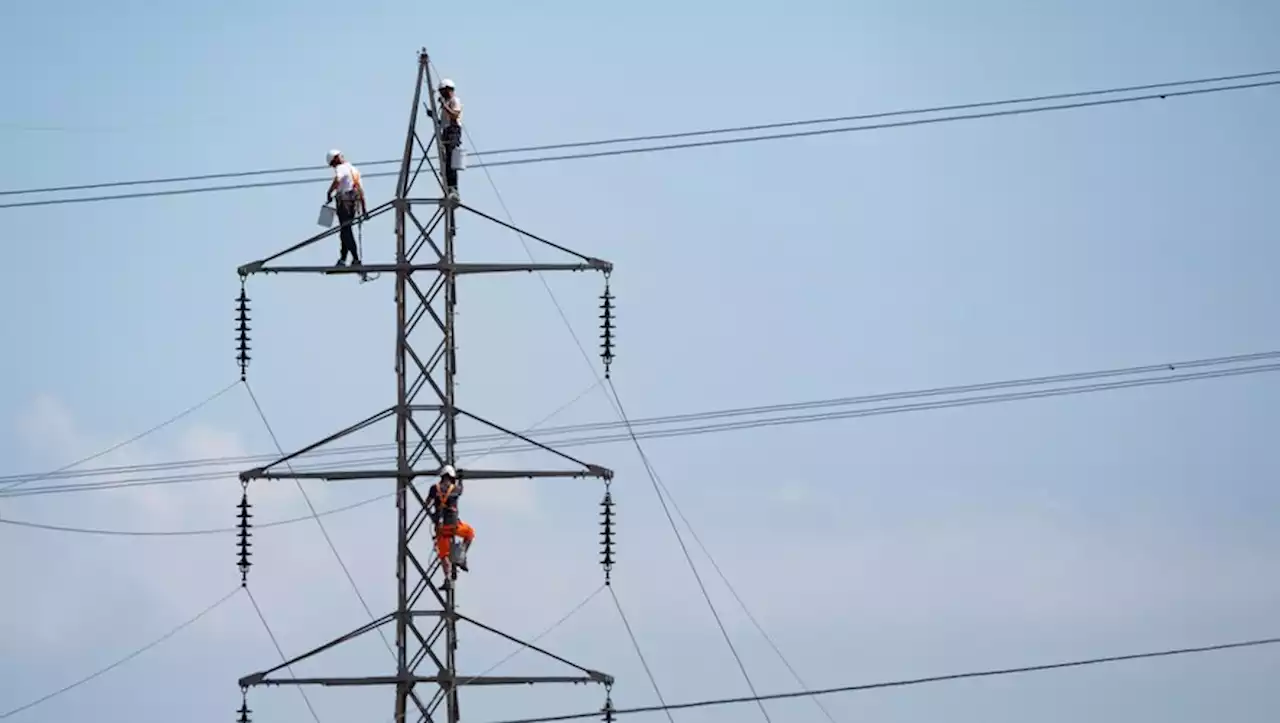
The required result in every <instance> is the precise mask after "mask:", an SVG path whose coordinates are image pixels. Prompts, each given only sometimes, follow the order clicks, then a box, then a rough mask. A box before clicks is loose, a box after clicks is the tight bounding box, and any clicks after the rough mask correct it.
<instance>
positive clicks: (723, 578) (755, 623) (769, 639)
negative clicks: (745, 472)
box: [655, 475, 836, 723]
mask: <svg viewBox="0 0 1280 723" xmlns="http://www.w3.org/2000/svg"><path fill="white" fill-rule="evenodd" d="M655 479H656V481H657V483H658V485H659V486H660V487H661V488H662V492H663V493H664V494H666V496H667V499H669V500H671V508H672V509H673V510H675V511H676V516H677V517H679V518H680V521H681V522H683V523H684V526H685V527H686V528H688V530H689V535H690V536H691V537H693V541H694V543H695V544H697V545H698V548H699V549H700V550H702V554H704V555H706V556H707V561H708V562H710V563H711V569H713V570H715V572H716V575H717V576H719V578H720V582H722V583H724V586H725V587H726V588H728V590H729V594H731V595H733V599H734V600H736V601H737V603H738V607H741V608H742V612H743V613H745V614H746V616H747V620H748V621H750V622H751V625H752V627H754V628H755V629H756V632H758V633H760V637H762V638H764V641H765V642H766V643H768V644H769V647H770V648H771V649H772V650H773V652H774V654H775V655H777V656H778V660H780V661H782V665H783V667H785V668H786V669H787V672H789V673H791V677H792V679H794V680H795V681H796V684H797V685H799V686H800V689H801V690H808V689H809V684H808V683H806V682H804V679H803V678H801V677H800V673H798V672H797V671H796V669H795V667H794V666H792V665H791V661H790V660H787V656H786V655H783V653H782V648H779V647H778V644H777V643H776V642H774V640H773V636H772V635H770V634H769V633H768V632H766V631H765V629H764V626H763V625H761V624H760V621H759V620H757V619H756V616H755V614H754V613H752V612H751V608H750V607H748V606H747V603H746V601H745V600H743V599H742V596H741V595H739V594H738V590H737V588H735V587H734V586H733V583H732V582H729V576H728V575H725V574H724V570H723V569H721V567H720V563H718V562H716V558H715V556H714V555H712V554H711V550H708V549H707V546H706V545H705V544H703V542H702V538H701V537H699V536H698V531H697V530H695V529H694V527H693V523H691V522H689V518H687V517H685V516H684V512H683V511H682V510H681V509H680V505H679V504H677V503H676V499H675V496H674V495H672V494H671V490H670V489H668V488H667V486H666V485H665V484H663V483H662V478H660V477H657V476H656V475H655ZM813 703H814V705H816V706H818V710H820V711H822V715H823V717H825V718H826V719H827V720H828V721H829V722H830V723H836V721H835V717H834V716H832V715H831V711H829V710H827V706H825V705H823V703H822V699H821V698H818V697H817V696H815V697H814V698H813Z"/></svg>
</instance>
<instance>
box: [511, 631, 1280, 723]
mask: <svg viewBox="0 0 1280 723" xmlns="http://www.w3.org/2000/svg"><path fill="white" fill-rule="evenodd" d="M1277 643H1280V637H1277V638H1259V639H1256V640H1246V641H1242V642H1237V643H1219V644H1217V645H1206V646H1202V647H1198V648H1177V649H1174V650H1160V651H1155V652H1150V653H1133V654H1130V655H1112V656H1108V657H1104V658H1087V659H1084V660H1070V661H1066V662H1061V663H1046V664H1043V665H1026V666H1021V667H1017V668H998V669H995V670H978V671H971V672H965V673H949V674H947V675H933V676H929V677H927V678H908V679H905V680H891V681H885V682H882V683H863V684H859V685H844V686H839V687H835V688H822V689H820V690H811V691H793V692H788V693H771V694H768V695H759V696H742V697H737V698H715V699H710V700H698V701H690V702H688V703H672V704H670V705H665V706H657V705H652V706H644V707H637V708H619V709H616V710H615V711H614V715H630V714H635V713H657V712H660V711H664V710H668V711H670V710H688V709H690V708H709V707H712V706H722V705H734V704H739V703H757V702H759V701H762V700H785V699H788V698H802V697H807V696H810V695H833V694H836V693H857V692H863V691H868V690H881V689H885V688H905V687H909V686H917V685H929V684H932V683H943V682H947V681H953V680H966V679H970V678H995V677H1001V676H1008V675H1019V674H1022V673H1038V672H1045V671H1050V670H1062V669H1065V668H1081V667H1086V666H1093V665H1105V664H1109V663H1119V662H1126V661H1132V660H1146V659H1150V658H1163V657H1172V656H1179V655H1199V654H1203V653H1212V652H1219V651H1225V650H1239V649H1243V648H1255V647H1260V646H1264V645H1275V644H1277ZM599 715H600V712H599V711H591V712H589V713H571V714H568V715H555V716H544V717H539V718H520V719H512V720H504V721H500V722H498V723H559V722H560V721H570V720H583V719H586V718H591V717H593V716H599Z"/></svg>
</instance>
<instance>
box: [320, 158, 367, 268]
mask: <svg viewBox="0 0 1280 723" xmlns="http://www.w3.org/2000/svg"><path fill="white" fill-rule="evenodd" d="M325 160H326V162H328V164H329V166H330V167H331V168H333V182H332V183H330V184H329V193H328V196H327V197H326V199H325V203H331V202H333V201H334V199H335V198H336V199H337V204H336V205H335V210H336V211H337V212H338V223H339V224H341V228H340V229H339V230H338V235H339V237H341V239H342V245H341V247H339V251H338V263H337V264H336V265H337V266H345V265H346V263H347V254H351V265H352V266H361V265H362V264H361V262H360V249H359V248H358V247H357V246H356V234H355V231H353V230H352V228H351V227H352V224H354V223H355V221H356V217H357V215H358V216H360V217H361V218H363V217H364V216H367V215H369V208H368V206H366V205H365V200H364V184H363V183H361V182H360V170H359V169H357V168H356V167H355V166H353V165H351V164H350V163H348V162H347V159H346V158H343V157H342V151H340V150H337V149H336V148H335V149H334V150H332V151H329V153H328V154H326V155H325ZM361 277H364V274H363V273H362V274H361Z"/></svg>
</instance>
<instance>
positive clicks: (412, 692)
mask: <svg viewBox="0 0 1280 723" xmlns="http://www.w3.org/2000/svg"><path fill="white" fill-rule="evenodd" d="M424 87H425V88H427V93H426V95H427V101H426V102H425V103H424V102H423V99H422V95H423V88H424ZM433 88H434V84H433V83H432V73H431V68H430V62H429V59H428V56H427V53H426V51H425V50H424V51H421V52H420V53H419V56H418V70H417V80H416V82H415V85H414V92H413V105H412V110H411V111H410V116H409V127H408V131H407V133H406V135H405V143H404V154H403V158H402V162H401V166H400V174H399V177H398V179H397V183H396V195H395V199H394V200H393V201H390V202H388V203H385V204H382V205H380V206H378V207H376V208H374V209H373V210H372V211H371V212H370V214H369V216H370V217H373V216H377V215H381V214H384V213H387V212H392V213H393V214H394V217H395V236H396V244H395V248H396V251H395V260H394V261H393V262H392V263H381V264H379V263H375V264H365V265H363V266H355V267H347V268H342V269H335V268H334V267H331V266H314V265H300V264H290V265H281V264H278V263H276V262H277V261H278V260H280V259H281V258H283V257H285V256H288V255H291V254H293V253H295V252H298V251H301V250H303V249H305V248H308V247H310V246H312V245H314V244H316V243H317V242H319V241H322V240H324V239H326V238H330V237H332V236H333V235H335V234H337V233H338V229H336V228H335V229H330V230H328V231H325V232H322V233H320V234H317V235H315V236H313V237H311V238H308V239H306V240H304V241H302V242H300V243H298V244H295V245H294V246H291V247H289V248H287V249H285V250H284V251H281V252H279V253H276V254H273V255H271V256H268V257H266V258H263V259H260V260H257V261H253V262H250V263H247V264H244V265H243V266H241V267H240V268H239V269H238V271H239V273H240V275H241V277H242V278H243V277H247V276H249V275H253V274H272V273H325V274H331V275H341V274H354V273H362V272H363V273H388V274H393V275H394V278H395V311H396V351H395V357H396V402H395V405H394V406H392V407H389V408H387V409H384V410H382V411H380V412H378V413H377V414H374V415H373V416H370V417H368V418H366V419H364V420H361V421H360V422H358V423H356V424H354V425H352V426H350V427H348V428H346V429H344V430H341V431H339V432H337V433H335V434H332V435H329V436H328V437H325V438H324V439H322V440H320V441H319V442H316V443H315V444H312V445H308V446H307V447H304V448H302V449H301V450H298V451H297V452H294V453H292V454H288V455H284V456H282V457H281V458H280V459H278V460H276V461H274V462H272V463H271V464H268V465H265V466H263V467H257V468H254V469H251V470H247V471H245V472H243V473H241V475H240V477H241V479H242V481H244V482H246V483H248V482H249V481H251V480H278V479H330V480H339V479H345V480H376V479H394V480H395V485H396V517H397V546H396V587H397V602H396V610H395V612H393V613H390V614H388V615H386V616H384V617H383V618H381V619H379V620H374V621H371V622H370V623H369V624H368V625H365V626H362V627H361V628H358V629H356V630H354V631H352V632H351V633H348V634H347V635H344V636H342V637H340V638H337V639H335V640H333V641H331V642H329V643H326V644H324V645H322V646H320V647H318V648H316V649H314V650H312V651H310V652H308V653H305V654H303V655H301V656H299V657H297V658H294V659H293V660H290V661H288V662H287V663H284V664H281V665H279V666H276V667H274V668H271V669H269V670H265V671H262V672H259V673H254V674H252V675H248V676H245V677H244V678H241V680H240V685H241V687H242V688H246V689H247V688H249V687H252V686H260V685H321V686H370V685H383V686H394V687H395V690H396V697H395V721H396V723H406V721H407V719H408V717H409V716H410V715H413V716H414V718H415V719H416V720H417V721H420V722H422V721H425V722H426V723H435V721H438V720H439V721H444V722H447V723H457V722H458V720H459V704H458V689H459V688H460V687H463V686H494V685H517V684H519V685H527V684H536V683H597V684H602V685H605V686H611V685H612V684H613V678H612V677H610V676H608V675H606V674H604V673H600V672H598V671H594V670H590V669H588V668H583V667H581V666H578V665H577V664H575V663H572V662H570V661H568V660H566V659H564V658H561V657H560V656H557V655H554V654H552V653H550V652H548V651H546V650H543V649H541V648H537V647H535V646H533V645H531V644H528V643H525V642H523V641H521V640H519V639H517V638H514V637H511V636H509V635H507V634H506V633H502V632H501V631H498V630H496V629H493V628H490V627H488V626H487V625H484V624H482V623H479V622H478V621H475V620H471V619H470V618H466V617H464V616H460V615H458V613H457V612H456V609H455V605H454V600H455V595H456V592H457V588H456V585H455V584H453V583H452V581H450V580H447V579H445V576H444V573H443V570H442V567H443V566H442V565H441V564H440V561H439V560H438V559H437V558H436V555H435V551H434V546H433V544H432V542H433V535H434V530H433V528H432V526H431V525H430V524H429V519H428V515H427V510H426V504H425V496H426V494H425V489H426V487H425V486H427V485H430V484H431V480H429V479H423V480H422V481H421V482H420V481H419V479H420V478H424V477H425V478H430V477H433V476H435V475H438V474H439V470H440V469H441V468H442V467H443V466H444V465H454V466H456V463H457V459H456V447H457V441H458V431H457V423H458V418H459V417H464V416H465V417H468V418H470V419H472V420H474V421H477V422H479V423H481V424H484V425H486V426H489V427H492V428H493V429H496V430H498V431H501V432H503V433H505V434H509V435H511V436H513V437H515V438H519V439H522V440H524V441H526V442H532V440H529V439H528V438H526V437H523V436H522V435H519V434H517V433H515V432H513V431H511V430H509V429H506V428H505V427H502V426H500V425H498V424H496V423H493V422H490V421H488V420H486V419H484V418H482V417H479V416H478V415H475V414H472V413H470V412H465V411H463V410H461V409H459V408H458V406H457V403H456V399H455V395H454V377H455V375H456V373H457V354H456V349H455V343H454V339H455V337H454V313H455V308H456V304H457V283H458V277H459V276H463V275H468V274H489V273H509V272H516V271H523V272H535V271H597V272H603V273H606V274H607V273H609V272H610V271H612V268H613V266H612V264H610V263H609V262H607V261H602V260H600V259H597V258H593V257H590V256H584V255H582V254H579V253H577V252H575V251H572V250H570V249H566V248H565V247H563V246H559V245H557V244H554V243H551V242H549V241H546V240H545V239H542V238H540V237H538V236H534V235H533V234H530V233H528V232H526V231H523V230H521V229H516V228H515V227H513V226H510V224H506V223H504V222H501V221H498V220H497V219H494V218H492V217H491V216H488V215H487V214H484V213H483V212H480V211H477V210H475V209H472V208H470V207H468V206H463V205H462V204H461V202H460V201H459V199H458V196H457V195H456V194H455V193H451V192H450V189H448V188H447V187H446V186H445V179H444V178H443V173H442V171H440V170H438V169H443V168H444V167H445V161H446V159H445V156H444V153H445V152H446V151H445V145H444V143H443V142H442V139H441V133H440V128H439V125H438V124H437V123H435V122H434V120H432V119H434V118H439V117H440V116H439V111H440V109H439V108H438V107H437V104H436V100H435V95H434V93H433V92H432V90H433ZM428 110H429V112H430V116H429V118H428V119H427V120H425V121H423V124H424V125H425V126H426V127H428V128H430V129H431V130H430V133H429V135H428V134H426V133H423V132H420V130H419V121H420V119H421V118H422V117H423V116H424V115H425V113H424V111H428ZM424 136H426V138H425V140H424ZM433 146H434V149H435V153H434V154H433V153H432V152H431V149H432V147H433ZM415 152H417V153H418V154H420V158H419V159H418V160H416V161H415V160H414V154H415ZM428 173H429V175H430V176H432V177H434V179H435V185H436V186H437V187H438V188H439V189H440V191H441V193H440V197H438V198H429V197H421V196H415V195H414V188H415V185H416V184H417V183H418V182H419V181H420V180H421V179H422V178H425V177H427V176H428ZM424 207H425V208H429V209H430V210H429V211H428V212H423V209H424ZM459 208H463V209H465V210H467V211H471V212H473V213H475V214H476V215H478V216H479V217H481V218H483V219H486V220H489V221H492V222H494V223H498V224H500V225H503V226H507V227H509V228H513V229H514V230H516V231H518V232H520V233H522V234H524V235H526V236H528V237H529V238H533V239H535V240H537V241H540V242H542V243H544V244H547V245H549V246H552V247H554V248H556V249H558V250H560V251H562V252H565V253H567V254H569V255H572V256H575V257H577V260H576V261H574V262H572V263H560V264H555V263H546V264H534V263H529V264H513V263H466V264H460V263H457V262H456V260H455V256H454V247H455V235H456V228H457V227H456V225H455V214H456V212H457V210H458V209H459ZM424 221H425V222H424ZM363 261H366V260H364V259H362V262H363ZM424 275H425V276H424ZM391 419H394V420H395V428H396V429H395V438H396V464H395V468H394V469H378V470H332V471H324V472H297V473H295V472H292V471H288V470H287V463H288V462H289V461H290V460H293V459H295V458H297V457H299V456H301V455H304V454H306V453H307V452H310V451H313V450H315V449H317V448H319V447H322V446H325V445H328V444H330V443H333V442H335V441H337V440H338V439H341V438H343V437H346V436H348V435H350V434H354V433H356V432H359V431H362V430H365V429H367V428H369V427H371V426H373V425H376V424H378V423H380V422H384V421H387V420H391ZM534 444H535V445H536V446H538V447H540V448H542V449H543V450H544V451H547V452H550V453H554V454H555V455H558V456H559V457H560V458H561V459H563V460H565V461H567V462H570V463H572V464H573V466H574V468H573V469H567V470H549V469H526V470H483V469H470V470H468V469H459V470H458V472H459V477H461V478H462V479H463V480H468V479H470V480H484V479H491V480H492V479H510V478H518V477H530V478H534V477H538V478H541V477H564V478H574V477H578V478H582V477H594V478H600V479H605V480H609V479H612V477H613V472H612V471H611V470H609V469H607V468H605V467H601V466H599V465H595V464H590V463H587V462H584V461H582V460H579V459H576V458H574V457H571V456H569V455H566V454H563V453H560V452H557V451H556V450H553V449H551V448H550V447H547V446H545V445H541V444H537V443H534ZM282 467H283V469H277V468H282ZM420 486H421V488H420ZM390 622H394V623H395V628H396V644H395V654H396V670H395V672H394V674H391V675H370V676H363V677H311V678H297V679H295V678H274V677H272V674H273V673H275V672H277V671H279V670H282V669H284V668H285V667H287V666H288V665H290V664H292V663H295V662H298V661H301V660H305V659H307V658H310V657H312V656H314V655H318V654H320V653H322V652H325V651H327V650H330V649H332V648H334V647H337V646H339V645H341V644H342V643H345V642H346V641H348V640H351V639H353V638H355V637H359V636H360V635H363V634H365V633H367V632H369V631H372V630H375V629H377V628H378V627H380V626H382V625H385V624H387V623H390ZM459 622H466V623H469V624H471V625H474V626H477V627H479V628H481V629H484V630H487V631H489V632H491V633H494V634H497V635H499V636H501V637H504V638H506V639H508V640H510V641H513V642H516V643H519V644H521V645H524V646H526V647H528V648H530V649H532V650H534V651H536V652H538V653H541V654H542V655H544V656H548V657H550V658H552V659H554V660H557V661H559V662H560V663H562V664H565V665H567V666H569V667H572V668H575V669H576V670H577V673H578V674H575V675H563V676H533V677H519V676H472V677H468V676H465V675H459V674H458V671H457V669H456V668H457V666H456V653H457V648H458V625H459ZM419 686H435V691H434V692H433V694H432V695H431V696H430V698H428V699H425V700H424V697H423V696H422V695H420V690H421V689H420V688H419ZM442 708H443V711H441V709H442Z"/></svg>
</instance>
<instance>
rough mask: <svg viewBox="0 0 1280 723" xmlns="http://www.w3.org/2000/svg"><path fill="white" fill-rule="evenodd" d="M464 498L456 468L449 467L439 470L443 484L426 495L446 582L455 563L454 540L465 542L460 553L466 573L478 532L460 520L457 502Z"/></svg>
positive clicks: (438, 484) (459, 557)
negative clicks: (453, 554) (472, 544)
mask: <svg viewBox="0 0 1280 723" xmlns="http://www.w3.org/2000/svg"><path fill="white" fill-rule="evenodd" d="M461 496H462V481H461V480H459V479H458V473H457V471H456V470H455V469H454V468H453V465H451V464H446V465H445V466H444V467H443V468H442V469H441V470H440V481H439V482H437V483H435V484H434V485H432V486H431V491H430V492H428V493H427V514H428V515H430V517H431V523H432V524H433V525H435V528H436V555H438V556H439V557H440V564H441V565H442V566H443V567H444V574H445V579H446V580H447V579H449V578H450V570H449V563H450V560H451V559H452V558H451V557H450V554H451V553H452V551H453V538H454V536H455V535H456V536H458V537H460V538H462V546H461V548H460V549H459V550H458V558H457V561H458V569H459V570H462V571H463V572H467V550H468V549H469V548H470V547H471V543H472V541H473V540H475V539H476V531H475V528H473V527H472V526H471V525H468V524H467V523H465V522H463V521H462V520H461V519H459V518H458V498H459V497H461Z"/></svg>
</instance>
